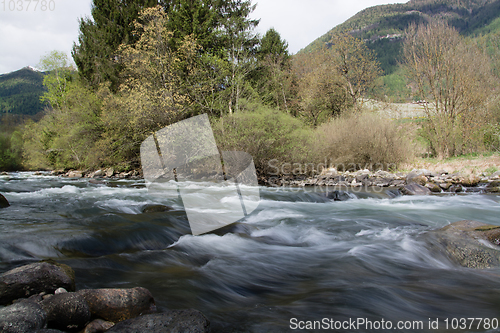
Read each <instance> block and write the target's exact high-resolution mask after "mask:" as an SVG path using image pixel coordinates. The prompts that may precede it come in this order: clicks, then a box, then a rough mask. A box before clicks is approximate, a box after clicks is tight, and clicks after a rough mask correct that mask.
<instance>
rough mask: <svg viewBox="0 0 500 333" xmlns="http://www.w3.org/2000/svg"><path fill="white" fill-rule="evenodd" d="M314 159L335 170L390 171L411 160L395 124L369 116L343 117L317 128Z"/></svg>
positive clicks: (409, 147)
mask: <svg viewBox="0 0 500 333" xmlns="http://www.w3.org/2000/svg"><path fill="white" fill-rule="evenodd" d="M317 140H318V144H317V146H318V147H320V148H319V149H318V150H317V154H318V158H319V159H321V158H323V159H327V160H328V162H329V164H330V165H331V166H336V167H337V169H343V170H349V169H370V170H374V169H383V170H388V169H393V168H397V167H398V166H399V165H400V164H401V163H404V162H407V161H409V160H410V159H411V158H412V157H414V155H415V153H414V151H415V150H414V146H413V144H412V143H411V141H410V140H409V138H407V137H406V135H405V133H403V131H402V129H401V128H399V127H398V125H397V124H396V123H395V122H393V121H391V120H389V119H382V118H380V117H379V116H377V115H375V114H371V113H367V112H365V113H360V114H353V113H351V114H346V115H344V116H341V117H339V118H334V119H332V120H331V121H329V122H328V123H325V124H323V125H322V126H320V127H318V129H317Z"/></svg>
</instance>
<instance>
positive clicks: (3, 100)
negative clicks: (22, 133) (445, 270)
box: [0, 67, 46, 116]
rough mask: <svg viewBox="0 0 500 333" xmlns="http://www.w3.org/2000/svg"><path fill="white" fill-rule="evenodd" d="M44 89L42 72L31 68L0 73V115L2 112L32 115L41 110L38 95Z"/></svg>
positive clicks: (42, 104) (42, 106) (41, 104)
mask: <svg viewBox="0 0 500 333" xmlns="http://www.w3.org/2000/svg"><path fill="white" fill-rule="evenodd" d="M45 91H46V89H45V88H44V86H43V74H42V73H40V72H38V71H36V70H33V69H31V68H30V67H25V68H22V69H20V70H18V71H15V72H11V73H8V74H3V75H0V116H2V115H3V114H7V113H10V114H15V115H30V116H33V115H35V114H37V113H38V112H40V111H43V108H44V106H45V103H43V102H41V101H40V96H41V95H42V94H43V93H44V92H45Z"/></svg>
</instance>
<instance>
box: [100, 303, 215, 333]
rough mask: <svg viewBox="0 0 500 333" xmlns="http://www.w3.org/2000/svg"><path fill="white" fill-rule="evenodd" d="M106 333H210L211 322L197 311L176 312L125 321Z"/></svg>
mask: <svg viewBox="0 0 500 333" xmlns="http://www.w3.org/2000/svg"><path fill="white" fill-rule="evenodd" d="M106 332H120V333H136V332H148V333H178V332H183V333H208V332H210V322H209V321H208V319H207V318H206V317H205V316H204V315H203V314H202V313H201V312H199V311H197V310H193V309H190V310H175V311H169V312H165V313H155V314H149V315H144V316H140V317H137V318H134V319H129V320H125V321H122V322H121V323H118V324H116V325H115V326H113V327H112V328H111V329H110V330H108V331H106Z"/></svg>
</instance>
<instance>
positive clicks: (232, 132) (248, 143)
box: [212, 104, 312, 176]
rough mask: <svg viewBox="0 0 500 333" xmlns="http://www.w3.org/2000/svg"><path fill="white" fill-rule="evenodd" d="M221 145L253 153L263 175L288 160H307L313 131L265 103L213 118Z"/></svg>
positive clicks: (213, 125)
mask: <svg viewBox="0 0 500 333" xmlns="http://www.w3.org/2000/svg"><path fill="white" fill-rule="evenodd" d="M212 127H213V130H214V135H215V139H216V142H217V146H218V147H219V149H220V150H222V151H244V152H246V153H248V154H250V155H251V156H252V157H253V159H254V163H255V168H256V170H257V172H258V174H259V175H261V176H264V175H269V174H275V173H276V170H277V169H276V168H278V169H281V167H282V166H283V165H284V164H285V163H305V162H307V161H310V160H308V157H309V153H310V149H309V148H310V146H311V145H310V140H311V138H312V130H311V129H310V128H307V127H305V126H304V124H303V123H302V122H301V121H300V120H298V119H297V118H294V117H292V116H291V115H289V114H287V113H283V112H280V111H278V110H275V109H271V108H269V107H266V106H262V105H255V104H250V105H248V106H245V110H242V111H241V112H238V113H234V114H228V115H224V116H222V117H220V119H212Z"/></svg>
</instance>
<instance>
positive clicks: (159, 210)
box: [142, 204, 172, 214]
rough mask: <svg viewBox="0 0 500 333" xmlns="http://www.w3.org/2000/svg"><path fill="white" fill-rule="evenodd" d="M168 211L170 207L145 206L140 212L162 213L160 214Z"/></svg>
mask: <svg viewBox="0 0 500 333" xmlns="http://www.w3.org/2000/svg"><path fill="white" fill-rule="evenodd" d="M169 210H172V208H171V207H168V206H165V205H152V204H151V205H146V206H144V207H143V208H142V212H143V213H144V214H146V213H162V212H168V211H169Z"/></svg>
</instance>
